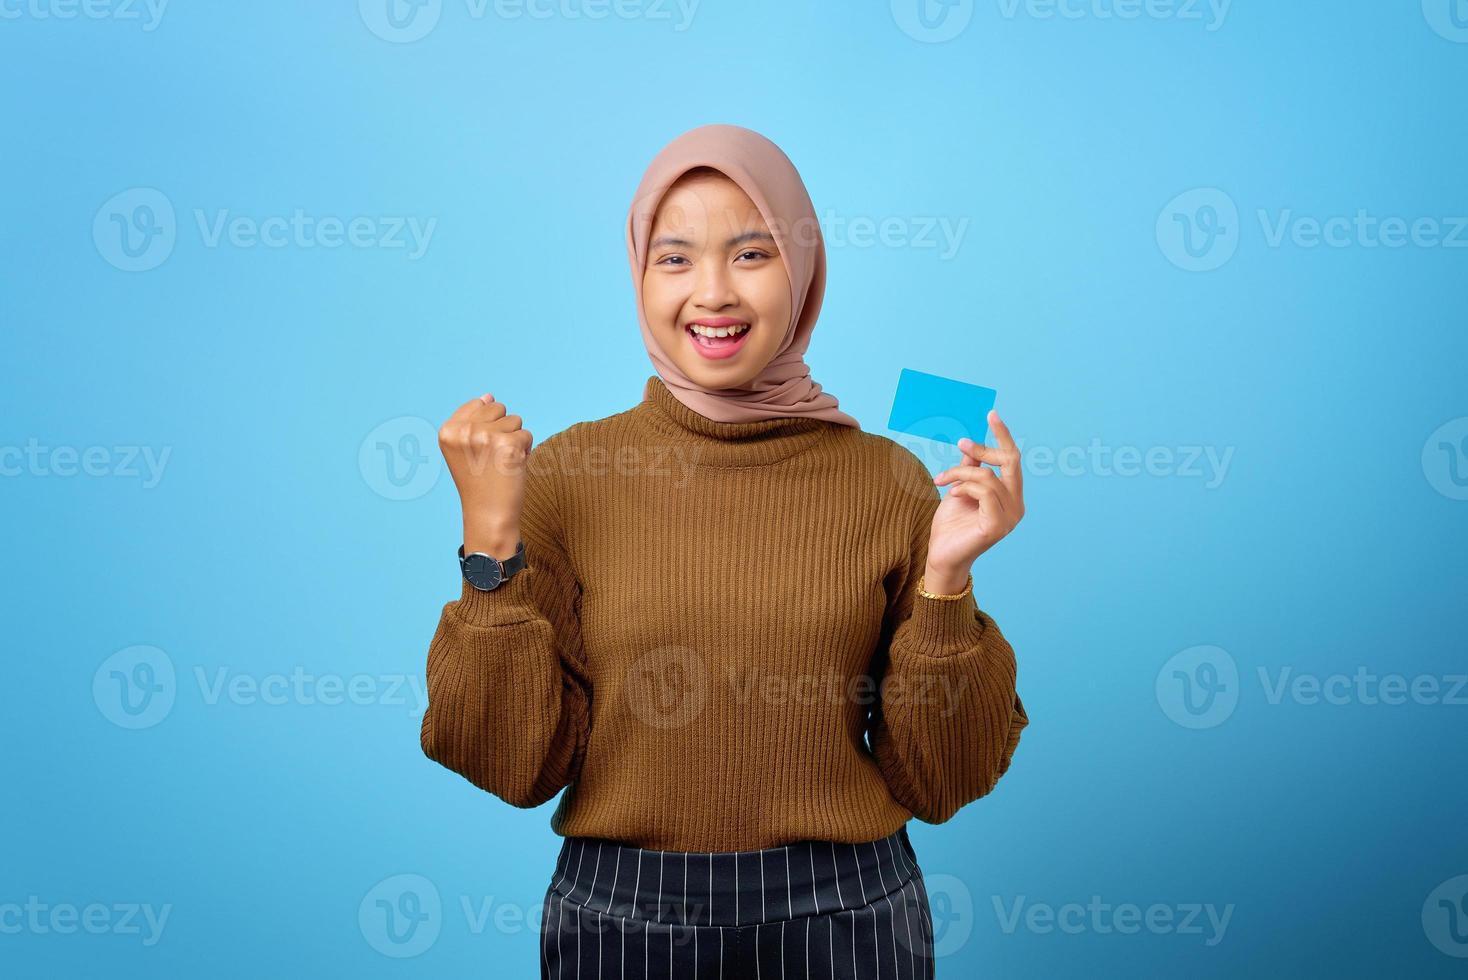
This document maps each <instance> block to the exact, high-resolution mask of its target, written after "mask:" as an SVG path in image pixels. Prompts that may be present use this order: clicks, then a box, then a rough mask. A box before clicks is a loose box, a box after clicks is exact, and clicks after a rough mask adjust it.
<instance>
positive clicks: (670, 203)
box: [653, 174, 768, 231]
mask: <svg viewBox="0 0 1468 980" xmlns="http://www.w3.org/2000/svg"><path fill="white" fill-rule="evenodd" d="M653 223H654V224H655V225H656V226H657V227H658V228H661V229H665V230H684V231H687V230H693V231H696V230H698V229H701V228H728V227H732V226H734V225H739V226H741V227H743V228H759V229H764V230H766V231H767V230H768V228H766V226H765V220H764V216H763V215H761V214H760V211H759V208H758V207H757V206H756V205H755V203H754V201H752V200H750V197H749V195H748V194H746V193H744V191H743V189H741V188H740V186H739V185H738V184H736V183H734V181H732V180H730V179H729V178H728V177H725V176H724V175H723V174H700V175H696V176H692V177H688V176H685V177H680V178H678V180H677V181H675V182H674V183H673V185H672V186H671V187H669V188H668V190H667V192H666V193H665V194H664V195H663V199H662V200H661V201H659V202H658V209H657V212H656V214H655V215H654V217H653Z"/></svg>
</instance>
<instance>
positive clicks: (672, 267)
mask: <svg viewBox="0 0 1468 980" xmlns="http://www.w3.org/2000/svg"><path fill="white" fill-rule="evenodd" d="M642 310H643V314H644V315H645V316H646V317H647V323H648V327H649V328H650V329H651V330H652V332H653V334H654V336H656V337H657V339H658V343H659V345H660V346H661V347H662V349H663V350H664V351H665V352H666V353H667V355H668V357H669V358H670V359H671V360H672V361H673V363H674V364H676V365H678V369H679V370H680V371H682V372H683V373H684V374H685V375H687V376H688V377H689V378H690V379H691V380H692V381H693V382H694V383H695V384H698V385H699V386H701V387H703V388H708V389H717V388H737V387H740V386H742V385H744V384H745V383H747V382H749V381H750V380H752V379H754V378H755V377H757V376H758V375H759V373H760V372H761V371H762V370H764V367H765V365H766V364H768V363H769V362H770V359H771V358H772V357H774V356H775V353H776V352H777V351H778V350H779V348H780V343H781V341H783V340H784V339H785V331H786V329H787V328H788V327H789V325H790V315H791V306H790V277H789V275H788V274H787V273H786V271H785V263H784V261H783V260H782V259H781V257H780V251H779V249H778V248H777V247H776V244H775V239H774V236H773V235H771V234H770V229H769V227H768V226H767V225H766V224H765V220H764V218H763V217H762V216H761V215H760V213H759V208H757V207H756V206H755V203H754V202H753V201H751V200H750V199H749V195H747V194H745V193H744V191H742V190H740V188H739V185H738V184H736V183H734V182H733V181H732V180H730V179H729V178H728V177H725V176H724V175H723V174H721V173H718V172H709V171H706V170H703V169H701V170H699V171H690V172H689V173H687V174H685V175H683V176H682V177H680V178H679V179H678V180H677V181H676V182H675V183H674V184H673V186H672V187H670V188H669V189H668V192H667V193H666V194H664V195H663V199H662V201H661V202H660V203H659V204H658V210H657V214H656V215H655V216H654V218H653V225H652V235H651V240H650V243H649V246H648V256H647V265H646V267H645V268H644V270H643V275H642ZM719 334H723V335H725V336H722V337H721V336H708V335H719Z"/></svg>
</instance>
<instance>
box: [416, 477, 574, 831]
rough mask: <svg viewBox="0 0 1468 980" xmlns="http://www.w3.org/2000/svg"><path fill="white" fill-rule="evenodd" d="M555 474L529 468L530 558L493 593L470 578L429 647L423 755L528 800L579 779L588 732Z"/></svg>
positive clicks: (524, 521)
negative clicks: (483, 590) (480, 587)
mask: <svg viewBox="0 0 1468 980" xmlns="http://www.w3.org/2000/svg"><path fill="white" fill-rule="evenodd" d="M531 458H532V459H533V458H534V456H533V453H532V457H531ZM552 480H553V478H552V476H551V474H550V473H548V472H546V473H537V472H536V470H535V468H534V467H531V468H530V469H528V470H527V473H526V480H525V501H524V507H523V509H522V514H521V520H520V535H521V538H522V539H523V540H524V542H525V560H526V567H525V568H523V569H521V570H520V571H519V572H518V573H516V574H515V575H514V576H512V577H511V578H510V580H509V581H508V582H505V583H504V584H503V585H501V586H500V587H499V588H497V589H494V590H492V591H489V592H482V591H480V590H478V589H476V588H474V587H473V586H472V585H470V584H469V583H468V582H467V581H464V582H463V583H462V586H461V589H462V591H461V594H460V597H459V598H458V599H457V600H455V601H453V602H449V603H448V604H446V605H445V606H444V607H443V611H442V614H441V615H440V617H439V622H438V629H437V631H436V632H435V633H434V636H433V640H432V642H431V643H430V644H429V648H428V708H427V710H426V711H425V712H424V715H423V730H422V744H423V752H424V754H426V755H427V756H428V757H429V758H430V759H433V760H434V761H435V762H438V763H440V764H441V765H443V766H445V767H447V768H449V769H452V770H453V771H454V772H457V773H459V774H460V775H462V776H463V777H464V778H466V779H468V780H469V781H470V782H471V783H473V784H474V785H476V786H478V787H480V788H481V789H485V790H487V791H489V792H490V793H493V794H494V795H495V796H498V797H499V798H501V799H503V800H504V801H505V802H507V803H510V804H512V805H514V806H518V807H533V806H538V805H540V804H541V803H544V802H545V801H547V800H549V799H550V798H551V797H553V796H555V795H556V793H557V792H559V791H560V789H561V788H562V787H563V786H566V785H567V784H568V783H570V782H573V781H574V780H575V779H576V775H577V773H578V772H579V770H580V767H581V759H582V757H583V755H584V753H585V750H586V741H587V738H588V736H589V734H590V718H591V683H590V680H589V678H588V676H587V673H586V669H585V657H584V654H583V650H582V645H581V628H580V598H581V589H580V585H579V583H578V582H577V579H576V576H575V574H574V571H573V569H572V565H571V562H570V558H569V556H568V554H567V552H566V544H565V537H564V525H563V523H562V521H561V514H560V512H559V510H558V504H557V500H556V494H555V492H554V486H553V483H552ZM461 580H462V579H461Z"/></svg>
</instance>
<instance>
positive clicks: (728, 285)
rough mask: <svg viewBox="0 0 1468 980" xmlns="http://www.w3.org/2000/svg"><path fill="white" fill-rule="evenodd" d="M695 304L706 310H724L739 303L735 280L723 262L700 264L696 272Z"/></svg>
mask: <svg viewBox="0 0 1468 980" xmlns="http://www.w3.org/2000/svg"><path fill="white" fill-rule="evenodd" d="M694 275H695V276H696V280H695V282H694V286H693V302H694V303H695V304H696V305H697V306H699V307H701V308H703V309H705V310H722V309H724V308H725V307H726V306H735V305H738V303H739V296H738V294H736V293H735V292H734V280H733V277H732V276H731V275H730V274H729V269H728V267H727V266H726V265H725V264H724V263H723V262H717V261H715V262H700V263H699V264H698V267H697V268H696V270H695V273H694Z"/></svg>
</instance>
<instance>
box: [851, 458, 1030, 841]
mask: <svg viewBox="0 0 1468 980" xmlns="http://www.w3.org/2000/svg"><path fill="white" fill-rule="evenodd" d="M928 487H929V489H930V490H931V491H932V494H933V496H932V499H931V500H926V499H925V500H924V501H923V504H922V506H920V507H919V508H918V515H917V518H916V520H915V524H914V526H913V527H912V529H911V538H910V542H909V547H908V551H907V553H908V555H909V556H910V557H909V560H908V561H907V563H906V564H905V566H903V567H901V568H899V569H897V570H896V571H894V572H893V573H892V575H891V576H889V583H888V595H889V603H888V608H887V613H886V615H885V616H884V619H883V630H882V641H881V642H880V643H879V645H878V648H877V652H876V656H875V658H874V661H873V663H874V667H873V670H872V675H873V677H875V678H878V680H879V683H880V688H879V690H880V695H879V697H878V698H877V700H876V701H875V703H874V705H873V709H872V714H871V718H870V727H869V729H868V734H869V737H870V739H871V749H872V754H873V755H874V757H875V758H876V761H877V766H878V768H879V769H880V770H881V773H882V776H883V778H884V779H885V780H886V782H887V786H888V788H889V789H890V790H891V792H892V795H893V798H894V799H896V800H897V801H898V802H899V803H901V804H902V805H903V806H904V807H906V808H907V809H908V810H910V811H911V812H912V814H913V816H915V817H917V818H918V819H919V820H922V821H924V822H926V823H934V824H937V823H943V822H944V821H946V820H948V819H949V818H950V817H952V816H953V814H954V813H956V812H957V811H958V809H959V808H960V807H962V806H963V805H964V804H966V803H969V802H972V801H973V800H976V799H978V798H979V797H981V796H984V795H986V794H987V793H989V792H990V791H991V790H993V788H994V785H995V784H996V783H997V782H998V781H999V777H1000V776H1002V775H1004V773H1005V772H1006V771H1007V770H1008V769H1009V763H1010V760H1011V759H1012V758H1013V756H1014V751H1015V748H1016V747H1017V746H1018V745H1019V737H1020V731H1021V730H1022V729H1023V728H1024V727H1025V726H1026V725H1027V724H1029V718H1028V717H1027V716H1026V714H1025V709H1024V704H1023V702H1022V701H1021V700H1020V698H1019V695H1018V694H1017V693H1016V690H1015V658H1014V650H1013V649H1011V647H1010V645H1009V643H1008V641H1007V640H1005V638H1004V636H1003V634H1002V633H1000V632H999V627H998V625H997V624H996V623H995V622H994V620H993V619H991V618H990V617H989V616H988V615H987V614H986V613H984V612H983V611H982V610H980V609H979V608H978V604H977V601H976V600H975V598H974V594H973V592H970V593H969V594H968V595H966V596H964V597H963V598H962V599H956V600H945V599H928V598H925V597H924V596H921V595H919V594H918V591H917V588H918V580H919V578H920V577H921V576H922V574H923V570H924V568H925V567H926V565H927V551H928V534H929V529H930V527H931V524H932V520H933V513H934V511H936V510H937V507H938V504H939V502H940V501H941V497H940V496H939V494H938V488H937V487H936V486H933V484H932V482H931V478H929V480H928Z"/></svg>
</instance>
